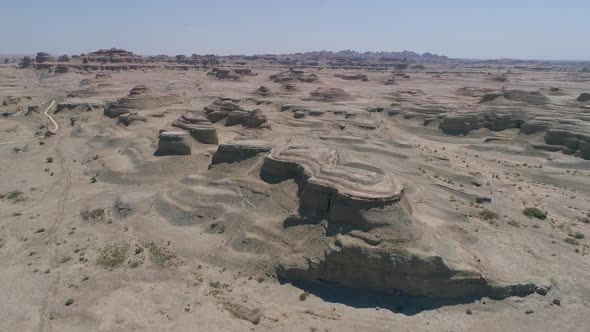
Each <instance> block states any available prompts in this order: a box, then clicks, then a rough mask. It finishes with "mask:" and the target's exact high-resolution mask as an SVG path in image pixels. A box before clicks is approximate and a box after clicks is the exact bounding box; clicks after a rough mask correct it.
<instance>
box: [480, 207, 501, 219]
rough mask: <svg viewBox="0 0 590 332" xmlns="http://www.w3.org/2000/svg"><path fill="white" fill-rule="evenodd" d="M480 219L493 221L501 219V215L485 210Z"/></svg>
mask: <svg viewBox="0 0 590 332" xmlns="http://www.w3.org/2000/svg"><path fill="white" fill-rule="evenodd" d="M479 217H480V218H481V219H482V220H493V219H498V218H499V217H500V215H499V214H497V213H496V212H494V211H490V210H488V209H484V210H483V211H481V212H480V213H479Z"/></svg>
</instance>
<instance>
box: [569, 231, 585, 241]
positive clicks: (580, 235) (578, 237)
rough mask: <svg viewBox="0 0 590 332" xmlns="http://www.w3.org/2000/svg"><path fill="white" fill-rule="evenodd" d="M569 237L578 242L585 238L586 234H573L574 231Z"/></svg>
mask: <svg viewBox="0 0 590 332" xmlns="http://www.w3.org/2000/svg"><path fill="white" fill-rule="evenodd" d="M568 235H569V236H570V237H572V238H574V239H576V240H581V239H583V238H584V237H585V236H584V234H582V233H580V232H573V231H572V232H569V234H568Z"/></svg>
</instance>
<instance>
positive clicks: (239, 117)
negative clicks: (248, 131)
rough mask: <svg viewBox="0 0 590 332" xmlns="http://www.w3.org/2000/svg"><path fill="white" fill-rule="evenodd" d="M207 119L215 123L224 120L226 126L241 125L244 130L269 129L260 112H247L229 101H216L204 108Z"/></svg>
mask: <svg viewBox="0 0 590 332" xmlns="http://www.w3.org/2000/svg"><path fill="white" fill-rule="evenodd" d="M205 114H206V115H207V119H208V120H209V121H211V122H212V123H217V122H219V121H221V120H224V119H225V125H226V126H235V125H242V126H244V127H246V128H269V124H268V123H267V118H266V115H264V114H263V113H262V111H261V110H259V109H256V110H253V111H247V110H245V109H243V108H241V107H240V106H239V105H238V104H237V103H235V102H233V101H231V100H229V99H218V100H216V101H215V102H213V104H211V105H209V106H207V107H205Z"/></svg>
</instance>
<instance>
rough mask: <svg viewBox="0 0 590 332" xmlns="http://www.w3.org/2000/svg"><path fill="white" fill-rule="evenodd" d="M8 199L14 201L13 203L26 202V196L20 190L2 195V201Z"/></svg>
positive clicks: (0, 195)
mask: <svg viewBox="0 0 590 332" xmlns="http://www.w3.org/2000/svg"><path fill="white" fill-rule="evenodd" d="M4 198H5V199H7V200H10V201H12V202H13V203H16V202H22V201H24V200H26V199H27V198H26V197H25V194H24V193H23V192H22V191H20V190H13V191H9V192H7V193H6V194H0V199H4Z"/></svg>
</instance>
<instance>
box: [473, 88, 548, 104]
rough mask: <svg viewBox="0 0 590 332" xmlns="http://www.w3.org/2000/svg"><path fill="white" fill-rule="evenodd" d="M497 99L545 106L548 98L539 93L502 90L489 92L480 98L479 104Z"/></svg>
mask: <svg viewBox="0 0 590 332" xmlns="http://www.w3.org/2000/svg"><path fill="white" fill-rule="evenodd" d="M498 97H504V98H505V99H507V100H511V101H516V102H523V103H527V104H532V105H545V104H547V103H549V98H547V97H546V96H545V95H543V94H542V93H541V92H539V91H521V90H504V91H496V92H489V93H486V94H484V95H483V96H482V97H481V100H480V102H481V103H486V102H490V101H493V100H496V99H497V98H498Z"/></svg>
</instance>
